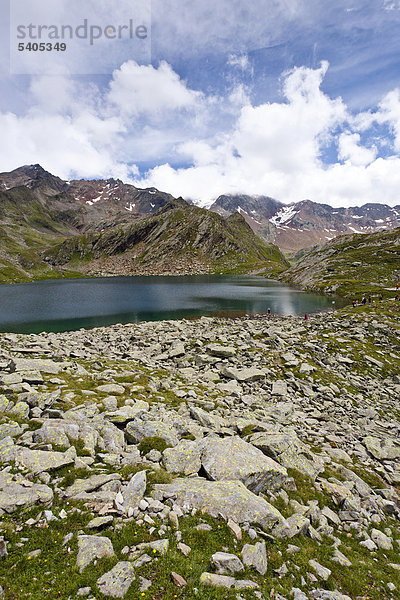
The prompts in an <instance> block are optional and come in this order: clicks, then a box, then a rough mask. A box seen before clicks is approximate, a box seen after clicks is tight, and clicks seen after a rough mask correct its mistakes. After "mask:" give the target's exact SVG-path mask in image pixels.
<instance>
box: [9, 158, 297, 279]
mask: <svg viewBox="0 0 400 600" xmlns="http://www.w3.org/2000/svg"><path fill="white" fill-rule="evenodd" d="M178 208H179V210H178ZM197 211H200V212H197ZM167 215H168V217H167ZM238 217H239V215H233V216H232V217H230V218H228V219H224V218H223V217H220V216H218V215H215V214H214V213H210V212H209V211H206V210H204V209H198V208H196V207H191V206H190V205H189V204H187V203H186V202H184V201H183V200H180V201H177V200H175V199H174V198H173V197H172V196H171V195H170V194H166V193H163V192H159V191H158V190H156V189H154V188H149V189H139V188H136V187H135V186H132V185H129V184H124V183H122V182H121V181H119V180H114V179H109V180H105V181H104V180H95V181H85V180H79V181H69V182H68V181H63V180H62V179H60V178H58V177H55V176H54V175H52V174H51V173H48V172H47V171H45V170H44V169H43V168H42V167H41V166H40V165H31V166H24V167H20V168H19V169H16V170H15V171H12V172H11V173H1V174H0V223H1V225H0V282H8V281H14V282H15V281H30V280H32V279H40V278H54V277H61V276H77V275H79V274H80V273H81V270H80V269H81V267H82V264H81V263H80V261H79V260H77V257H78V258H79V256H81V255H82V258H83V262H84V265H83V267H84V268H83V271H82V272H88V271H90V268H89V263H90V257H89V253H87V252H83V253H82V245H83V244H86V243H87V242H88V243H90V244H91V246H93V252H94V254H93V259H94V260H95V261H98V263H97V262H96V265H95V266H93V269H95V270H96V269H97V270H100V271H101V270H102V269H103V267H104V269H105V270H106V271H107V273H109V274H115V273H119V274H121V273H126V274H128V273H129V274H130V273H133V272H139V271H140V272H142V273H145V272H147V271H146V269H147V270H148V271H149V272H150V271H151V272H167V271H168V269H167V267H166V266H165V264H164V263H166V262H168V264H169V269H170V271H171V272H173V270H174V260H175V259H176V260H179V269H178V265H177V266H176V268H177V269H178V270H179V272H184V271H185V268H186V267H187V269H188V272H208V271H209V270H210V269H211V270H212V269H214V268H215V269H220V270H224V269H225V270H226V269H228V270H237V269H239V270H245V269H246V268H247V267H248V268H249V269H251V268H255V265H256V264H257V265H258V267H259V268H260V269H262V268H263V267H264V266H265V267H268V265H270V263H271V264H272V263H273V265H275V267H278V270H282V268H285V265H286V263H285V260H284V259H283V257H282V255H281V254H280V252H279V250H278V249H277V248H276V247H274V246H272V245H270V244H266V243H265V242H262V241H261V240H259V239H258V238H257V237H256V236H255V234H254V233H253V231H252V230H251V229H250V227H249V226H248V225H247V224H246V222H245V221H244V219H242V218H241V217H240V218H238ZM179 219H181V220H182V223H180V222H179ZM150 230H151V231H152V232H153V237H150V238H148V237H147V236H148V234H149V233H150ZM135 240H136V242H135ZM210 240H211V242H210ZM238 240H240V241H238ZM170 241H171V243H169V242H170ZM189 241H190V243H189ZM138 244H139V246H138ZM53 247H56V248H60V249H61V250H60V252H59V253H56V255H55V254H54V252H47V251H48V250H49V249H50V248H53ZM68 248H77V250H76V252H77V254H76V255H75V254H74V253H73V254H74V256H72V255H71V256H69V255H68ZM74 252H75V250H74ZM144 252H146V256H147V258H146V259H145V258H144V256H142V255H143V253H144ZM65 253H66V254H65ZM185 253H186V255H187V260H185V259H184V255H185ZM64 254H65V256H68V260H67V261H64V262H63V259H64V258H65V256H64ZM103 254H104V256H103ZM128 255H129V256H128ZM208 255H210V256H209V258H207V256H208ZM53 256H56V259H55V260H54V261H53V260H52V257H53ZM135 256H136V257H139V258H140V260H139V259H138V262H137V263H136V264H135V265H132V264H131V263H132V259H133V257H135ZM44 257H46V260H44ZM271 257H272V258H271ZM72 259H73V260H72ZM270 259H271V260H270ZM134 262H135V261H134ZM67 263H68V265H67ZM103 263H104V264H103ZM239 265H240V266H239ZM246 265H247V267H246ZM78 267H79V268H78ZM71 269H72V270H71ZM90 272H91V271H90ZM177 272H178V271H177Z"/></svg>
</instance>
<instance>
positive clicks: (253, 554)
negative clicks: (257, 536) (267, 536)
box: [242, 542, 268, 575]
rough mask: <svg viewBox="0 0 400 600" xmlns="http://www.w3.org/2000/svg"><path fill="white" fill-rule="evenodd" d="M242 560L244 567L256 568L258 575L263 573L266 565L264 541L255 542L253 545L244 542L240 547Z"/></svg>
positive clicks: (265, 570)
mask: <svg viewBox="0 0 400 600" xmlns="http://www.w3.org/2000/svg"><path fill="white" fill-rule="evenodd" d="M242 560H243V562H244V564H245V565H246V567H251V568H253V569H256V571H258V572H259V573H260V575H265V573H266V572H267V567H268V562H267V548H266V545H265V542H257V543H256V544H254V546H253V545H250V544H245V545H244V546H243V548H242Z"/></svg>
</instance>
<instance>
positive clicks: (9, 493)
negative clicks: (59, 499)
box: [0, 472, 53, 513]
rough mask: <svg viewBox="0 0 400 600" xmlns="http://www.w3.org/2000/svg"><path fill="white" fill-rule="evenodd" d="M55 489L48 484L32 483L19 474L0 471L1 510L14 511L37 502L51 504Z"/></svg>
mask: <svg viewBox="0 0 400 600" xmlns="http://www.w3.org/2000/svg"><path fill="white" fill-rule="evenodd" d="M52 501H53V490H52V489H51V488H49V487H48V486H47V485H44V484H39V483H32V482H31V481H27V480H25V479H24V478H23V477H21V476H19V475H15V476H14V475H12V474H10V473H4V472H3V473H0V510H3V511H5V512H7V513H12V512H14V511H15V510H17V509H19V508H23V509H25V508H29V507H31V506H34V505H36V504H43V505H46V506H49V505H51V503H52Z"/></svg>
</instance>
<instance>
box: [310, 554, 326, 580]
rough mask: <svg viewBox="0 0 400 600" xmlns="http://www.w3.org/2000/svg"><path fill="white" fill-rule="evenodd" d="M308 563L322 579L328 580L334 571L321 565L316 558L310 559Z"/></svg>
mask: <svg viewBox="0 0 400 600" xmlns="http://www.w3.org/2000/svg"><path fill="white" fill-rule="evenodd" d="M308 564H309V565H310V567H312V568H313V569H314V571H315V572H316V574H317V575H318V577H319V578H320V579H323V580H324V581H327V580H328V578H329V576H330V575H331V573H332V571H330V570H329V569H327V568H326V567H323V566H322V565H320V564H319V562H317V561H316V560H313V559H311V560H309V561H308Z"/></svg>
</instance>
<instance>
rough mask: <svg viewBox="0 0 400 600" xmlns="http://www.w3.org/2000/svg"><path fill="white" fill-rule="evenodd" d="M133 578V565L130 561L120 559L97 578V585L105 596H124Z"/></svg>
mask: <svg viewBox="0 0 400 600" xmlns="http://www.w3.org/2000/svg"><path fill="white" fill-rule="evenodd" d="M134 579H135V567H134V566H133V564H132V563H130V562H127V561H122V562H119V563H117V564H116V565H115V567H114V568H113V569H111V571H108V573H104V575H102V576H101V577H100V578H99V579H98V580H97V587H98V588H99V590H100V592H101V593H102V594H104V595H105V596H111V597H112V598H124V597H125V595H126V594H127V592H128V590H129V588H130V587H131V584H132V582H133V581H134Z"/></svg>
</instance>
